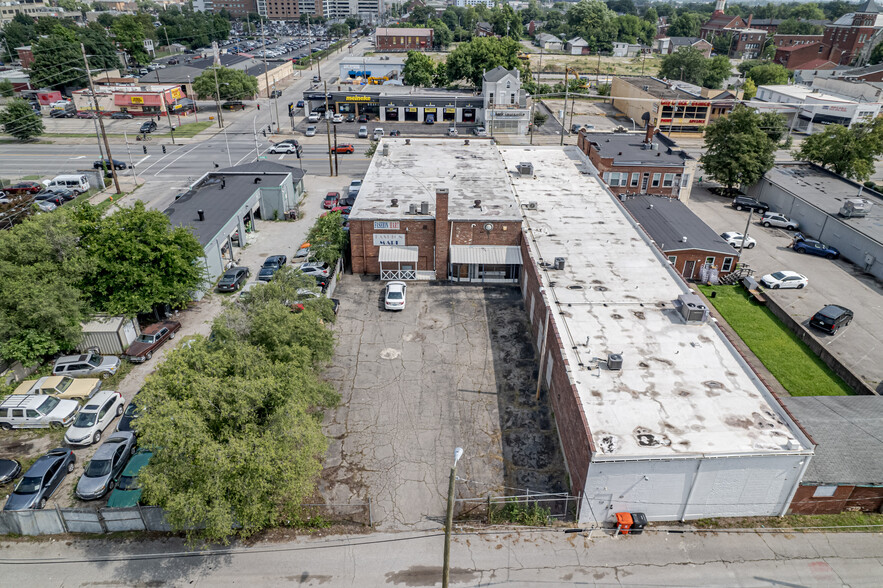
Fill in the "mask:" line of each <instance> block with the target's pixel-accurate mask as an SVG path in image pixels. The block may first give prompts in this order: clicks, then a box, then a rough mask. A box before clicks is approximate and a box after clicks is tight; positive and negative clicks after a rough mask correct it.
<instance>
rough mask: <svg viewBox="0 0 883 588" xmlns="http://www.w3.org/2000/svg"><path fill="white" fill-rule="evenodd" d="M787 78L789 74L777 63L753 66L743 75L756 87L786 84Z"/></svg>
mask: <svg viewBox="0 0 883 588" xmlns="http://www.w3.org/2000/svg"><path fill="white" fill-rule="evenodd" d="M789 76H790V72H789V71H788V70H787V69H786V68H785V66H783V65H779V64H778V63H766V64H763V65H755V66H754V67H752V68H751V69H750V70H748V73H747V74H745V77H746V78H748V79H749V80H751V81H753V82H754V83H755V85H757V86H770V85H778V84H787V83H788V78H789Z"/></svg>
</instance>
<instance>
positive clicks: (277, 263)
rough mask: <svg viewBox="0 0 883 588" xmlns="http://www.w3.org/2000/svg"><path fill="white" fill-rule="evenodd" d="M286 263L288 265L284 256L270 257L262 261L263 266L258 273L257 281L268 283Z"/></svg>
mask: <svg viewBox="0 0 883 588" xmlns="http://www.w3.org/2000/svg"><path fill="white" fill-rule="evenodd" d="M286 263H288V258H287V257H286V256H284V255H271V256H270V257H268V258H267V259H266V260H265V261H264V265H262V266H261V269H260V270H259V271H258V281H261V282H269V281H270V280H272V279H273V276H275V275H276V272H278V271H279V270H280V269H281V268H282V266H284V265H285V264H286Z"/></svg>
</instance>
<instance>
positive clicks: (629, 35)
mask: <svg viewBox="0 0 883 588" xmlns="http://www.w3.org/2000/svg"><path fill="white" fill-rule="evenodd" d="M616 24H617V26H618V27H619V32H618V33H617V38H616V40H617V41H620V42H622V43H637V42H641V43H644V44H645V45H650V44H651V43H652V42H653V37H654V36H655V35H656V25H655V24H651V23H649V22H647V21H646V20H642V19H640V18H638V17H637V16H635V15H633V14H624V15H622V16H619V17H617V18H616Z"/></svg>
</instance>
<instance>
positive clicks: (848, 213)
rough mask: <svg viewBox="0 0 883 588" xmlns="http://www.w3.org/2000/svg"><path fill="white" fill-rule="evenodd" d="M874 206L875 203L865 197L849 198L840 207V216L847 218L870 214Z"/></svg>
mask: <svg viewBox="0 0 883 588" xmlns="http://www.w3.org/2000/svg"><path fill="white" fill-rule="evenodd" d="M872 206H873V204H871V202H870V201H869V200H865V199H864V198H848V199H846V200H845V201H844V202H843V206H841V207H840V216H843V217H846V218H855V217H861V216H868V212H870V211H871V207H872Z"/></svg>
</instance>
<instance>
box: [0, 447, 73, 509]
mask: <svg viewBox="0 0 883 588" xmlns="http://www.w3.org/2000/svg"><path fill="white" fill-rule="evenodd" d="M76 461H77V458H76V456H75V455H74V452H73V451H71V450H70V449H66V448H64V447H58V448H56V449H52V450H51V451H49V452H48V453H47V454H46V455H44V456H43V457H41V458H40V459H38V460H37V461H35V462H34V465H32V466H31V467H30V468H29V469H28V471H27V472H25V475H24V476H22V478H21V480H20V481H19V482H18V485H17V486H16V487H15V490H13V491H12V494H10V495H9V498H7V499H6V504H5V505H4V506H3V510H29V509H40V508H43V507H44V506H46V501H47V500H49V497H50V496H52V493H53V492H55V491H56V490H57V489H58V487H59V486H60V485H61V481H62V480H64V477H65V476H66V475H68V474H69V473H71V472H72V471H74V464H75V463H76Z"/></svg>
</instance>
